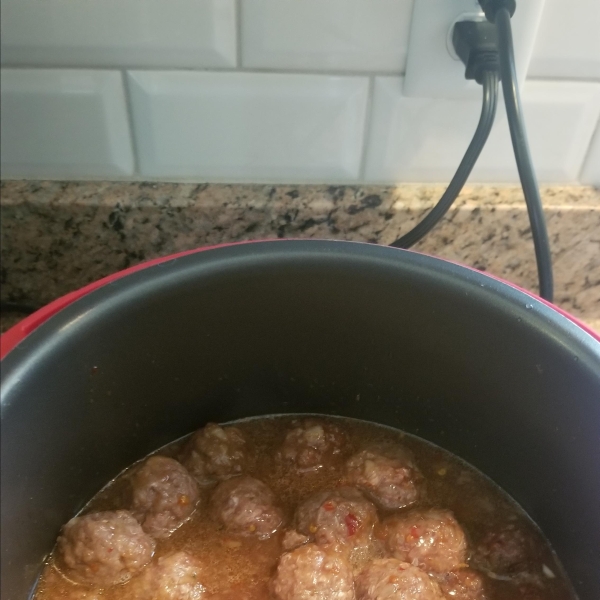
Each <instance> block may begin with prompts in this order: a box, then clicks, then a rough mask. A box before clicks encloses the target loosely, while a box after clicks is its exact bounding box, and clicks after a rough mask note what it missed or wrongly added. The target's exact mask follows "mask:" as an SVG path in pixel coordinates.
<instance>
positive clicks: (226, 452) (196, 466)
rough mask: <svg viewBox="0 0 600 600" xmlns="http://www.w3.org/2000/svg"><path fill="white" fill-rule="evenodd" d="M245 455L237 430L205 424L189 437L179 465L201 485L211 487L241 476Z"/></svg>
mask: <svg viewBox="0 0 600 600" xmlns="http://www.w3.org/2000/svg"><path fill="white" fill-rule="evenodd" d="M246 453H247V444H246V440H245V438H244V436H243V435H242V432H241V431H240V430H239V429H238V428H237V427H225V428H223V427H221V426H220V425H216V424H215V423H208V425H206V427H203V428H202V429H199V430H198V431H197V432H196V433H194V435H193V436H192V437H191V439H190V441H189V442H188V443H187V445H186V447H185V449H184V451H183V455H182V459H181V462H182V463H183V465H184V466H185V467H186V468H187V469H188V471H189V472H190V473H191V474H192V475H193V476H194V478H195V479H196V481H197V482H198V483H199V484H200V485H210V484H213V483H215V482H216V481H223V480H224V479H229V478H230V477H234V476H236V475H240V474H241V473H242V472H243V470H244V468H245V466H246V459H247V457H246Z"/></svg>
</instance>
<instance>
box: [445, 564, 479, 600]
mask: <svg viewBox="0 0 600 600" xmlns="http://www.w3.org/2000/svg"><path fill="white" fill-rule="evenodd" d="M436 581H437V582H438V583H439V585H440V588H441V590H442V593H443V594H444V596H445V597H446V598H449V599H450V600H488V596H487V594H486V593H485V584H484V582H483V577H482V576H481V575H480V574H479V573H477V572H476V571H474V570H473V569H458V570H456V571H450V572H449V573H443V574H440V575H439V576H438V577H436Z"/></svg>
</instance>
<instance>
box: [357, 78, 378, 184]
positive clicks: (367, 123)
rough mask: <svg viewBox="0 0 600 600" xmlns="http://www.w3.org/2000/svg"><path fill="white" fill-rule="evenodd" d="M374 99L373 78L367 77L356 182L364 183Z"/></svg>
mask: <svg viewBox="0 0 600 600" xmlns="http://www.w3.org/2000/svg"><path fill="white" fill-rule="evenodd" d="M374 97H375V77H374V76H371V77H369V88H368V92H367V106H366V107H365V119H364V121H363V140H362V146H361V156H360V167H359V171H358V181H359V183H361V184H364V183H365V172H366V169H367V152H368V150H369V142H370V140H371V123H372V121H373V101H374Z"/></svg>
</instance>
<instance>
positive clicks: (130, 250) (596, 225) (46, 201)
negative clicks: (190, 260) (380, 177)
mask: <svg viewBox="0 0 600 600" xmlns="http://www.w3.org/2000/svg"><path fill="white" fill-rule="evenodd" d="M0 191H1V198H2V204H1V211H2V222H1V232H2V270H1V282H2V296H1V297H2V300H3V302H6V301H11V302H25V303H28V304H34V305H41V304H44V303H47V302H49V301H50V300H52V299H54V298H56V297H57V296H60V295H62V294H64V293H66V292H68V291H70V290H72V289H75V288H78V287H80V286H82V285H85V284H86V283H88V282H91V281H93V280H95V279H98V278H100V277H103V276H105V275H107V274H109V273H112V272H114V271H117V270H119V269H123V268H125V267H128V266H130V265H133V264H136V263H138V262H141V261H143V260H147V259H150V258H153V257H157V256H163V255H166V254H170V253H173V252H179V251H181V250H186V249H190V248H195V247H198V246H202V245H207V244H217V243H222V242H227V241H236V240H247V239H260V238H277V237H279V238H284V237H296V238H298V237H301V238H302V237H305V238H334V239H346V240H360V241H370V242H376V243H382V244H388V243H390V242H392V241H393V240H394V239H396V238H397V237H398V236H399V235H400V234H402V233H403V232H406V231H407V230H408V229H410V228H411V227H412V226H413V225H414V224H415V223H416V222H417V221H418V220H419V219H420V218H421V216H422V215H423V214H424V213H425V212H426V211H427V210H428V209H429V208H430V207H431V206H432V205H433V204H434V203H435V202H436V200H437V199H438V198H439V196H440V194H441V193H442V192H443V187H442V186H435V185H403V186H401V187H383V186H372V187H369V186H342V187H340V186H336V187H331V186H283V185H278V186H262V185H212V184H211V185H208V184H204V185H196V184H170V183H122V182H121V183H108V182H32V181H6V182H2V184H1V188H0ZM542 195H543V199H544V205H545V209H546V216H547V219H548V228H549V232H550V237H551V242H552V249H553V253H554V265H555V280H556V302H557V303H558V304H559V305H560V306H562V307H564V308H565V309H567V310H568V311H570V312H572V313H573V314H574V315H576V316H578V317H581V318H582V319H584V320H585V321H587V322H588V323H590V324H591V325H592V326H593V327H595V328H597V329H599V330H600V190H596V189H592V188H584V187H550V188H544V189H543V190H542ZM415 249H417V250H419V251H422V252H426V253H429V254H433V255H437V256H442V257H446V258H449V259H452V260H455V261H458V262H461V263H463V264H467V265H470V266H474V267H476V268H479V269H482V270H487V271H489V272H491V273H494V274H497V275H499V276H501V277H504V278H506V279H508V280H510V281H513V282H515V283H517V284H519V285H521V286H523V287H525V288H528V289H531V290H535V289H536V281H537V275H536V269H535V260H534V255H533V247H532V242H531V235H530V231H529V224H528V220H527V213H526V210H525V206H524V203H523V199H522V193H521V190H520V189H518V188H511V187H491V186H483V187H471V188H468V189H466V190H465V191H464V192H463V194H462V195H461V198H460V199H459V201H457V203H456V205H455V207H453V209H452V210H451V211H450V213H449V214H448V215H447V217H446V219H445V220H444V221H443V223H441V224H440V225H439V226H438V227H437V228H436V229H435V230H434V231H433V232H432V233H431V234H430V235H429V236H428V237H427V238H426V239H425V240H423V241H422V242H421V243H420V244H419V245H418V246H417V247H416V248H415Z"/></svg>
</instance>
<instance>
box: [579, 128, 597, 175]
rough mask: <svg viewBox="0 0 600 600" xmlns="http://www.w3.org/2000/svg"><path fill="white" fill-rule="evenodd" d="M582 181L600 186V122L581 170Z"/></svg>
mask: <svg viewBox="0 0 600 600" xmlns="http://www.w3.org/2000/svg"><path fill="white" fill-rule="evenodd" d="M581 182H582V183H587V184H589V185H595V186H598V187H600V123H598V127H597V128H596V135H594V138H593V140H592V143H591V145H590V148H589V151H588V155H587V159H586V161H585V165H584V167H583V171H582V172H581Z"/></svg>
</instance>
